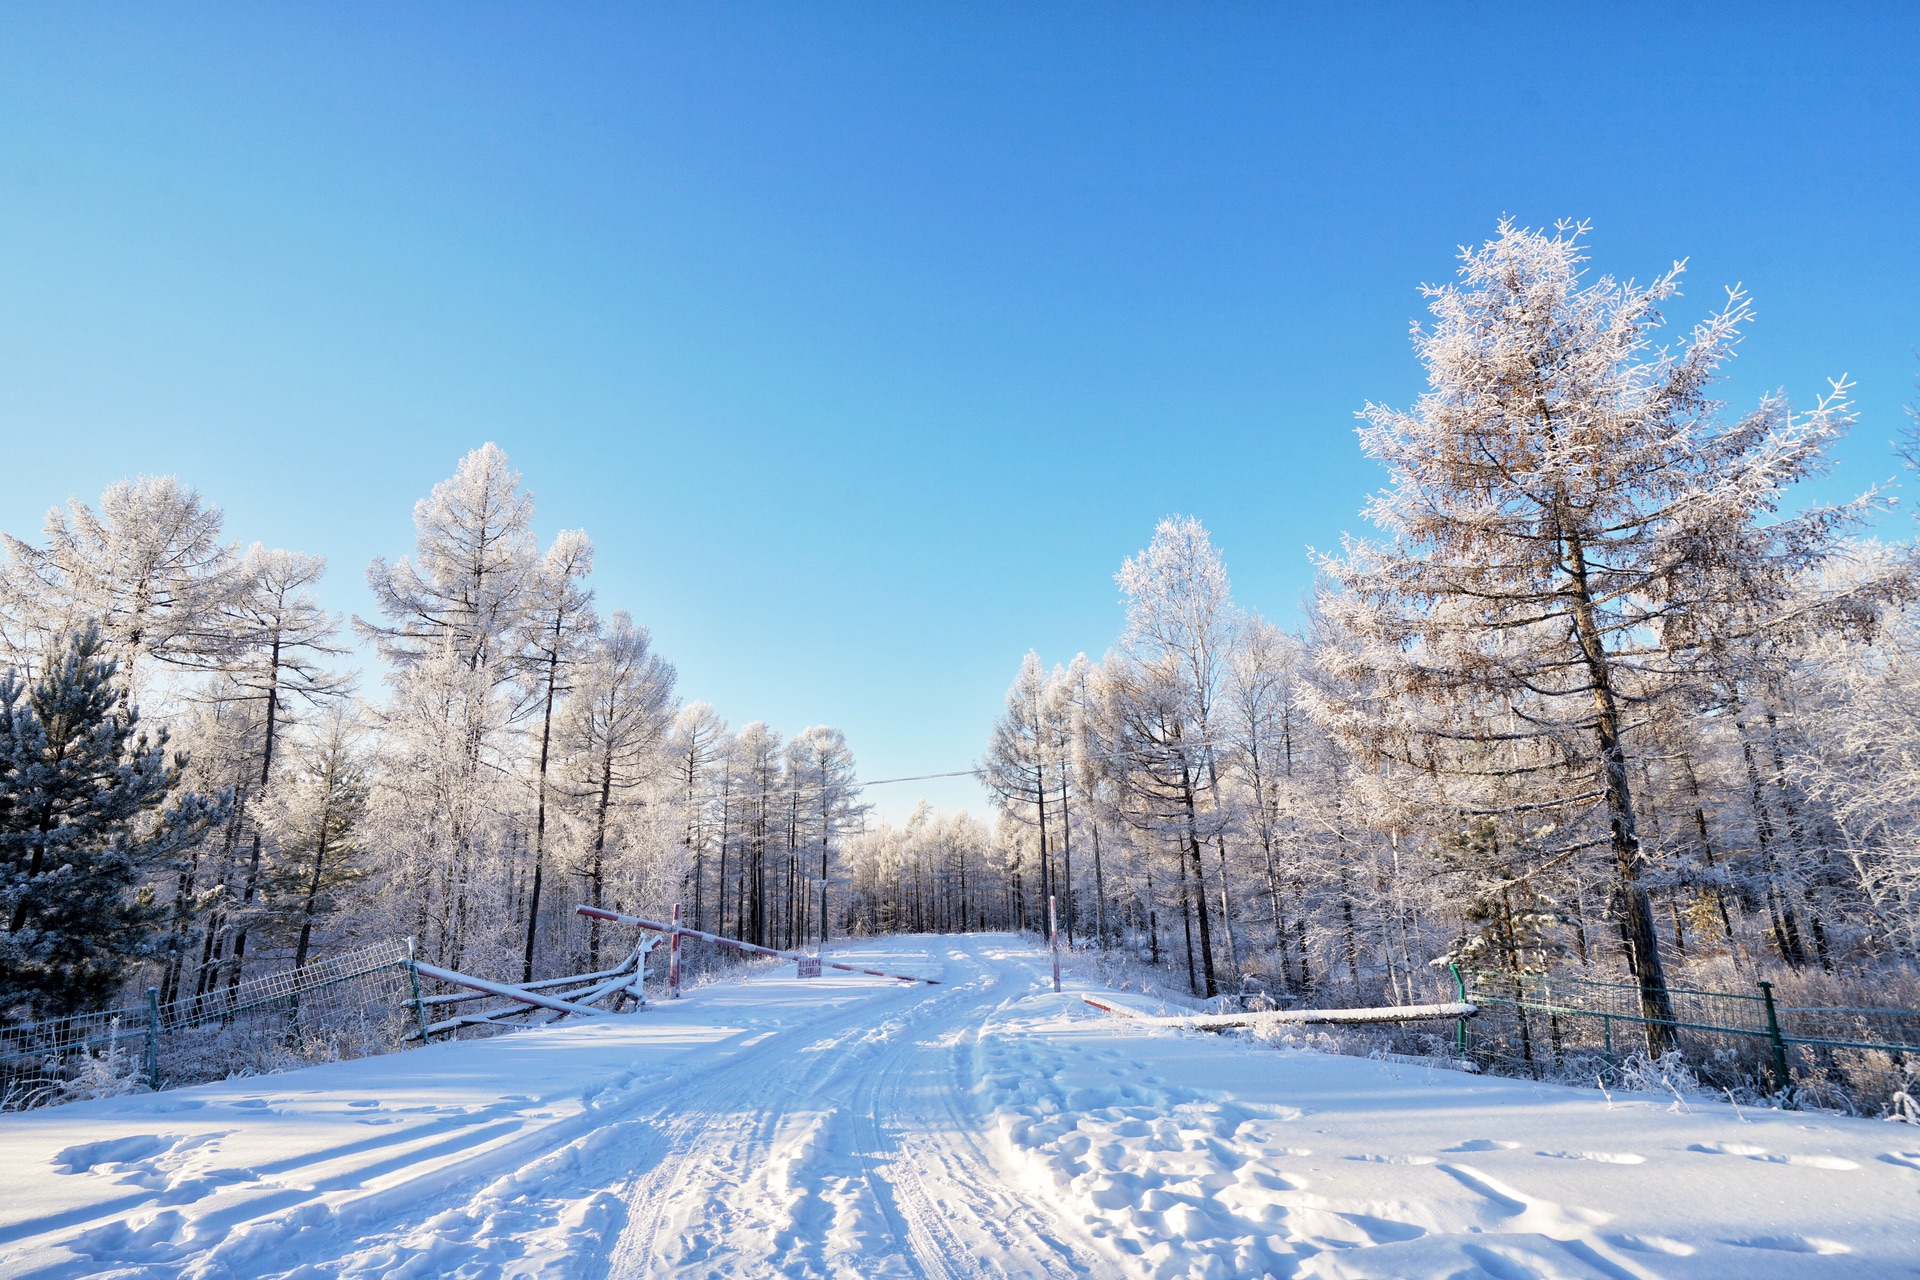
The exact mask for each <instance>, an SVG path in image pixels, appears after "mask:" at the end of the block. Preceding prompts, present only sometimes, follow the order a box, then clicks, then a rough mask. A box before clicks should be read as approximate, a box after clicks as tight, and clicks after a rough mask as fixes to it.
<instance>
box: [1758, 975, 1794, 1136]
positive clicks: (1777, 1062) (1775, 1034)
mask: <svg viewBox="0 0 1920 1280" xmlns="http://www.w3.org/2000/svg"><path fill="white" fill-rule="evenodd" d="M1760 998H1761V999H1763V1000H1765V1001H1766V1002H1767V1036H1768V1038H1769V1039H1771V1040H1772V1041H1773V1074H1774V1075H1775V1077H1776V1078H1778V1080H1779V1082H1780V1108H1781V1110H1783V1111H1792V1110H1794V1105H1793V1071H1792V1069H1791V1068H1790V1067H1789V1066H1788V1065H1787V1042H1786V1041H1785V1040H1784V1039H1782V1038H1781V1035H1780V1015H1779V1013H1778V1012H1777V1011H1776V1010H1775V1009H1774V1007H1773V984H1772V983H1771V982H1768V981H1767V980H1766V979H1765V978H1762V979H1761V980H1760Z"/></svg>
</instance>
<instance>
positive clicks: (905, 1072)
mask: <svg viewBox="0 0 1920 1280" xmlns="http://www.w3.org/2000/svg"><path fill="white" fill-rule="evenodd" d="M969 941H970V940H969ZM970 945H972V946H975V947H977V945H978V944H973V943H971V941H970ZM950 955H951V956H952V958H954V959H964V960H966V961H967V962H969V963H970V965H971V967H972V968H973V969H974V970H975V974H976V981H975V982H970V983H969V984H968V986H969V987H971V986H974V985H976V984H977V982H978V980H979V979H984V978H987V977H989V976H990V977H991V979H992V980H991V982H990V984H987V985H986V988H985V989H984V990H983V991H982V992H981V994H980V996H979V997H978V998H977V999H975V1000H973V1001H971V1002H970V1003H969V1004H968V1005H967V1006H966V1007H964V1008H961V1009H955V1010H954V1011H953V1013H952V1015H951V1016H949V1017H948V1018H947V1019H945V1020H944V1024H943V1025H942V1026H941V1027H940V1028H939V1029H938V1032H937V1034H936V1035H934V1036H933V1037H932V1038H931V1039H926V1038H922V1039H920V1040H918V1041H915V1042H911V1043H907V1044H903V1045H901V1046H900V1047H899V1048H898V1049H897V1050H896V1051H895V1053H894V1054H893V1055H891V1057H890V1058H889V1060H888V1062H887V1064H886V1070H885V1071H884V1072H883V1073H882V1074H880V1075H879V1076H877V1077H876V1078H875V1080H874V1083H873V1085H872V1087H871V1088H870V1090H869V1096H868V1097H867V1099H866V1100H865V1103H864V1105H863V1106H861V1108H860V1109H859V1112H858V1114H859V1115H860V1116H861V1117H862V1119H863V1121H864V1122H865V1123H864V1130H865V1135H866V1140H867V1144H868V1145H869V1146H870V1147H871V1149H872V1150H873V1151H874V1152H875V1154H876V1157H878V1156H881V1155H884V1156H885V1157H886V1158H887V1167H888V1172H889V1174H890V1180H891V1184H892V1186H893V1188H894V1189H895V1192H896V1195H895V1203H896V1204H897V1206H898V1211H899V1213H900V1216H901V1220H902V1227H903V1229H904V1234H906V1235H907V1236H908V1238H909V1239H910V1240H911V1242H912V1244H913V1246H914V1252H915V1255H916V1257H917V1258H919V1259H921V1260H922V1266H923V1271H932V1272H933V1273H935V1274H937V1275H939V1276H943V1277H946V1278H947V1280H967V1278H969V1277H979V1276H993V1277H1013V1276H1023V1277H1024V1276H1049V1277H1053V1276H1072V1275H1083V1274H1087V1273H1089V1272H1090V1271H1092V1270H1094V1269H1095V1267H1096V1264H1095V1263H1093V1262H1092V1261H1091V1260H1090V1259H1089V1258H1088V1257H1087V1256H1086V1255H1087V1246H1086V1244H1085V1243H1084V1242H1081V1243H1080V1244H1079V1245H1078V1247H1076V1246H1075V1245H1070V1244H1068V1243H1067V1242H1066V1241H1064V1240H1062V1239H1061V1238H1060V1234H1061V1233H1060V1232H1059V1230H1058V1227H1057V1224H1055V1223H1054V1222H1052V1221H1050V1220H1048V1219H1047V1218H1046V1217H1045V1216H1044V1215H1043V1214H1041V1213H1039V1212H1038V1211H1036V1210H1035V1208H1034V1207H1033V1206H1032V1205H1031V1204H1029V1203H1027V1202H1025V1201H1022V1200H1020V1199H1019V1198H1017V1197H1015V1196H1013V1195H1011V1194H1010V1193H1008V1192H1007V1190H1006V1189H1005V1188H1006V1179H1005V1178H1004V1176H1003V1174H1002V1171H1001V1170H999V1169H998V1168H996V1167H995V1166H994V1164H993V1162H992V1161H991V1159H990V1158H989V1157H988V1155H987V1153H986V1149H985V1148H984V1146H983V1145H982V1143H981V1135H982V1129H981V1125H982V1120H981V1117H980V1116H979V1115H978V1114H977V1113H975V1112H974V1110H973V1109H972V1107H971V1106H970V1105H969V1103H968V1102H967V1099H970V1098H971V1096H972V1092H973V1082H974V1076H975V1072H974V1070H973V1061H974V1047H975V1045H976V1043H977V1042H978V1040H979V1036H980V1030H981V1027H982V1025H983V1024H984V1022H985V1020H986V1018H987V1017H988V1016H989V1015H990V1013H991V1011H993V1010H995V1009H998V1008H1001V1007H1004V1006H1005V1005H1006V1004H1007V1002H1008V999H1009V995H1008V990H1009V988H1016V989H1017V990H1016V992H1015V994H1020V995H1024V994H1026V993H1027V992H1028V991H1029V990H1031V989H1033V988H1034V985H1035V982H1034V980H1033V979H1028V980H1026V981H1021V980H1020V979H1018V978H1016V976H1015V975H1014V974H1013V973H1010V972H1008V971H1007V970H1006V969H1004V968H1000V969H989V968H988V967H987V964H986V962H984V961H983V960H982V958H981V957H980V956H979V955H978V953H977V950H976V951H975V952H973V953H971V954H970V953H966V952H958V951H956V952H952V953H950ZM936 1135H937V1136H936ZM928 1263H931V1267H928V1266H927V1265H926V1264H928ZM964 1263H970V1264H971V1265H966V1266H963V1265H962V1264H964Z"/></svg>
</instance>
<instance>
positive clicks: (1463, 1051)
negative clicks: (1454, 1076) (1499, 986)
mask: <svg viewBox="0 0 1920 1280" xmlns="http://www.w3.org/2000/svg"><path fill="white" fill-rule="evenodd" d="M1447 968H1449V969H1451V970H1452V971H1453V989H1454V990H1455V991H1456V992H1458V993H1459V996H1460V1003H1461V1004H1465V1003H1467V980H1466V979H1465V978H1463V977H1461V976H1460V966H1459V965H1457V964H1449V965H1448V966H1447ZM1453 1043H1454V1048H1455V1049H1456V1050H1458V1051H1459V1054H1460V1056H1461V1057H1463V1058H1464V1057H1466V1056H1467V1020H1466V1019H1465V1018H1459V1019H1456V1020H1455V1021H1454V1024H1453Z"/></svg>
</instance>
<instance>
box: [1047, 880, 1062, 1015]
mask: <svg viewBox="0 0 1920 1280" xmlns="http://www.w3.org/2000/svg"><path fill="white" fill-rule="evenodd" d="M1047 944H1048V945H1049V946H1050V947H1052V948H1053V989H1054V990H1055V991H1058V990H1060V925H1059V921H1058V919H1057V917H1056V916H1055V914H1054V909H1053V895H1052V894H1048V895H1047Z"/></svg>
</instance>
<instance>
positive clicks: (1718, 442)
mask: <svg viewBox="0 0 1920 1280" xmlns="http://www.w3.org/2000/svg"><path fill="white" fill-rule="evenodd" d="M1583 234H1584V227H1572V226H1566V225H1562V226H1561V227H1559V228H1558V229H1557V230H1556V231H1554V232H1552V233H1542V232H1535V231H1529V230H1526V229H1523V228H1520V227H1517V226H1515V225H1513V224H1512V223H1510V222H1503V223H1502V224H1501V226H1500V229H1499V234H1498V235H1497V236H1496V237H1495V238H1494V239H1493V240H1491V241H1489V242H1488V243H1486V244H1485V245H1483V246H1480V247H1477V248H1472V249H1468V250H1465V251H1464V252H1463V254H1462V265H1461V269H1460V280H1459V282H1458V283H1455V284H1448V285H1443V286H1437V287H1430V288H1429V289H1427V290H1426V294H1427V297H1428V299H1429V304H1430V308H1431V310H1432V312H1433V315H1434V318H1435V319H1434V324H1433V327H1432V328H1431V329H1425V330H1416V332H1415V336H1414V342H1415V348H1416V350H1417V352H1418V353H1419V356H1420V358H1421V361H1422V363H1423V364H1424V365H1425V366H1426V369H1427V376H1428V381H1429V390H1428V391H1427V392H1426V393H1425V394H1424V395H1422V396H1421V397H1420V399H1419V401H1418V402H1417V404H1416V405H1415V406H1414V408H1413V409H1411V410H1404V411H1403V410H1396V409H1391V408H1387V407H1385V406H1381V405H1376V404H1369V405H1368V406H1367V408H1366V409H1365V410H1364V411H1363V412H1362V414H1361V417H1362V418H1363V420H1364V422H1365V426H1364V427H1363V428H1362V429H1361V433H1360V435H1361V442H1362V446H1363V448H1364V449H1365V451H1366V452H1367V454H1368V456H1370V457H1372V458H1374V459H1375V460H1377V461H1379V462H1380V463H1381V464H1382V465H1383V466H1385V467H1386V469H1387V471H1388V473H1389V477H1390V479H1389V485H1388V487H1387V489H1386V490H1384V491H1383V492H1382V493H1381V494H1379V495H1378V496H1377V497H1376V498H1375V499H1374V500H1373V501H1372V502H1371V503H1370V504H1369V506H1368V508H1367V515H1368V517H1369V519H1371V520H1372V521H1373V522H1374V523H1375V524H1376V525H1377V526H1378V527H1379V528H1380V529H1381V531H1382V533H1383V534H1384V538H1383V539H1382V540H1378V541H1366V540H1358V539H1354V540H1349V541H1348V542H1347V543H1346V544H1345V549H1344V552H1343V554H1341V555H1340V556H1336V557H1327V558H1326V559H1324V560H1323V562H1322V565H1323V569H1324V571H1325V573H1326V575H1327V577H1328V579H1329V582H1328V589H1327V590H1326V591H1325V592H1324V593H1323V595H1322V598H1321V601H1320V608H1321V610H1322V611H1323V612H1324V613H1325V614H1326V616H1327V618H1328V619H1329V620H1330V622H1331V623H1332V624H1333V625H1332V627H1331V628H1330V633H1331V634H1332V635H1333V636H1334V637H1335V642H1334V643H1332V644H1329V645H1328V646H1327V647H1326V648H1325V650H1324V651H1323V656H1322V661H1323V662H1324V663H1325V664H1326V666H1327V668H1328V670H1329V671H1330V672H1331V673H1332V674H1333V676H1334V677H1335V678H1336V680H1338V681H1341V682H1344V684H1345V687H1346V689H1347V690H1348V691H1349V692H1350V693H1351V694H1352V695H1353V696H1352V697H1351V698H1347V699H1338V698H1329V699H1326V700H1324V701H1322V702H1321V703H1320V704H1319V708H1318V709H1319V711H1320V712H1321V714H1323V715H1324V716H1325V718H1326V719H1327V720H1328V722H1329V723H1332V724H1334V725H1336V726H1337V727H1338V728H1339V729H1340V730H1341V731H1342V732H1343V733H1344V734H1346V735H1347V736H1348V737H1349V739H1350V740H1352V741H1353V742H1355V743H1357V744H1361V745H1363V746H1364V747H1365V748H1366V749H1367V750H1369V751H1372V752H1376V753H1379V754H1381V755H1384V756H1387V757H1389V758H1392V759H1395V760H1398V761H1399V762H1400V763H1401V764H1403V765H1404V766H1407V767H1408V768H1409V769H1410V770H1413V771H1416V772H1418V773H1422V774H1424V775H1426V776H1428V777H1450V778H1451V780H1452V781H1453V782H1455V783H1460V782H1464V781H1465V780H1466V779H1467V778H1468V777H1469V776H1479V775H1482V774H1484V771H1485V770H1487V769H1489V768H1494V769H1497V770H1498V771H1500V772H1501V773H1502V774H1503V775H1504V776H1505V777H1507V778H1510V779H1520V778H1526V779H1528V780H1529V785H1528V786H1527V787H1526V788H1525V794H1524V795H1516V796H1513V797H1507V798H1499V799H1496V800H1495V802H1494V803H1492V804H1489V805H1485V806H1481V807H1486V808H1492V809H1497V810H1499V811H1500V812H1502V813H1518V812H1521V811H1522V810H1523V809H1524V811H1526V812H1530V813H1533V814H1535V815H1549V814H1551V815H1554V816H1556V817H1557V818H1558V820H1559V821H1560V822H1561V823H1563V824H1572V825H1567V826H1565V828H1564V830H1565V832H1566V838H1565V839H1562V840H1560V841H1558V842H1556V843H1553V844H1549V845H1546V846H1543V847H1542V848H1541V856H1542V857H1557V856H1561V855H1562V854H1563V853H1564V852H1565V851H1566V850H1567V849H1568V848H1570V847H1571V846H1572V845H1574V844H1579V843H1581V842H1583V841H1584V839H1585V836H1584V834H1583V833H1581V832H1580V831H1579V828H1578V825H1577V824H1578V822H1579V821H1580V820H1581V819H1582V818H1583V817H1584V816H1585V815H1586V814H1587V813H1589V812H1592V811H1594V810H1595V808H1596V806H1597V810H1598V812H1599V813H1600V815H1601V816H1602V817H1603V819H1604V822H1605V825H1606V830H1607V833H1608V834H1607V836H1606V837H1605V841H1606V845H1607V847H1608V849H1609V852H1610V856H1611V861H1612V864H1613V873H1614V879H1615V893H1616V911H1617V913H1618V916H1619V919H1620V923H1621V928H1622V934H1623V941H1624V946H1625V950H1626V955H1627V960H1628V963H1629V966H1630V968H1631V970H1632V972H1633V974H1634V977H1635V980H1636V981H1637V982H1638V983H1639V985H1640V989H1641V992H1642V1005H1643V1008H1644V1010H1645V1013H1646V1015H1647V1017H1648V1018H1649V1019H1652V1020H1654V1023H1653V1024H1650V1025H1651V1026H1652V1035H1651V1037H1650V1047H1651V1048H1653V1049H1654V1050H1656V1051H1658V1050H1660V1049H1663V1048H1664V1047H1665V1045H1666V1043H1667V1039H1668V1037H1667V1036H1666V1035H1664V1034H1662V1032H1661V1028H1660V1027H1659V1026H1658V1025H1657V1024H1658V1023H1659V1022H1661V1021H1666V1020H1670V1019H1671V1017H1672V1010H1671V1004H1670V1001H1669V999H1668V997H1667V992H1666V978H1665V974H1664V971H1663V967H1662V961H1661V954H1660V947H1659V942H1658V934H1657V932H1656V929H1655V925H1654V919H1653V912H1652V907H1651V905H1650V902H1649V899H1648V895H1647V891H1646V887H1645V885H1644V884H1643V883H1642V878H1643V874H1644V872H1645V870H1646V852H1645V849H1644V847H1643V840H1642V837H1641V834H1640V829H1639V819H1638V815H1637V812H1636V808H1635V803H1634V796H1633V783H1632V776H1633V771H1632V767H1631V760H1630V757H1629V754H1628V751H1629V738H1630V735H1631V732H1632V729H1633V717H1634V714H1635V708H1636V707H1638V706H1642V705H1645V704H1646V703H1647V702H1648V701H1649V700H1652V699H1657V698H1659V697H1661V696H1662V695H1663V693H1664V692H1665V691H1666V690H1667V689H1668V688H1670V687H1671V686H1672V685H1673V684H1674V683H1675V682H1676V681H1677V680H1678V679H1679V676H1680V674H1681V672H1682V670H1683V669H1684V667H1685V665H1686V656H1687V651H1688V650H1689V649H1690V648H1691V647H1692V646H1695V645H1697V644H1699V643H1700V642H1701V640H1702V637H1701V635H1700V632H1699V630H1698V629H1697V628H1695V626H1694V625H1693V624H1695V623H1698V622H1704V621H1718V622H1726V621H1729V620H1734V619H1746V620H1747V623H1746V624H1747V625H1755V626H1758V625H1763V624H1764V621H1765V618H1766V616H1767V615H1768V613H1769V612H1770V606H1771V603H1772V602H1771V601H1770V600H1768V599H1766V598H1765V588H1766V587H1767V586H1768V585H1769V584H1771V583H1774V582H1778V581H1781V580H1783V579H1784V578H1785V577H1787V576H1790V575H1791V574H1792V573H1794V572H1797V571H1802V570H1804V569H1805V568H1806V567H1808V566H1809V565H1811V564H1814V563H1817V562H1818V560H1819V559H1820V558H1821V557H1822V556H1824V555H1826V554H1828V553H1829V550H1830V545H1831V539H1832V536H1833V534H1834V532H1835V530H1836V528H1837V527H1838V526H1839V525H1840V524H1842V523H1843V522H1844V521H1845V519H1846V518H1847V516H1848V514H1850V513H1849V511H1848V510H1834V509H1829V508H1814V509H1810V510H1806V511H1803V512H1801V513H1799V514H1797V515H1792V516H1781V515H1778V514H1777V513H1778V511H1779V508H1780V506H1781V503H1782V501H1783V499H1784V497H1785V495H1786V493H1787V491H1788V490H1789V488H1790V487H1791V486H1792V485H1793V483H1794V482H1796V481H1797V480H1800V479H1802V478H1803V477H1806V476H1808V475H1810V474H1813V473H1815V472H1817V471H1819V470H1820V469H1821V468H1822V467H1823V466H1824V465H1825V450H1826V448H1827V446H1828V445H1829V444H1830V443H1831V442H1832V441H1833V440H1834V439H1835V438H1837V436H1838V435H1839V434H1840V432H1841V431H1842V430H1843V429H1844V427H1845V426H1846V424H1847V422H1848V420H1849V417H1848V412H1847V409H1846V406H1845V403H1844V401H1843V400H1842V399H1841V398H1840V396H1839V393H1838V391H1836V393H1835V395H1834V396H1832V397H1829V398H1828V399H1826V400H1823V401H1822V402H1821V403H1820V405H1819V406H1818V407H1817V408H1816V409H1815V410H1813V411H1812V412H1810V413H1806V414H1802V415H1795V414H1794V413H1792V412H1791V411H1790V410H1789V408H1788V406H1787V404H1786V402H1785V401H1784V400H1783V399H1781V398H1780V397H1777V396H1769V397H1767V398H1766V399H1764V400H1763V401H1762V402H1761V404H1760V406H1759V407H1758V408H1757V409H1755V410H1754V411H1753V412H1751V413H1749V414H1747V415H1745V416H1743V417H1740V418H1738V419H1736V420H1733V421H1731V422H1729V421H1726V420H1724V419H1723V418H1722V416H1721V409H1722V406H1721V405H1720V404H1719V403H1718V402H1716V401H1715V400H1713V399H1712V398H1711V396H1710V394H1709V390H1710V386H1711V383H1712V380H1713V377H1714V375H1715V372H1716V370H1717V369H1718V368H1719V366H1720V365H1721V364H1722V363H1723V362H1724V361H1725V360H1726V359H1727V358H1729V356H1730V355H1731V354H1732V351H1733V347H1734V344H1735V342H1736V341H1737V338H1738V334H1739V330H1740V327H1741V326H1742V325H1743V324H1744V323H1745V322H1746V321H1747V320H1748V319H1749V317H1750V315H1751V310H1750V307H1749V304H1748V302H1747V299H1746V297H1745V296H1744V295H1743V294H1741V293H1740V292H1739V291H1737V290H1735V291H1733V292H1732V293H1730V295H1729V299H1728V302H1727V304H1726V306H1725V307H1723V308H1722V309H1721V310H1719V311H1718V312H1716V313H1714V314H1713V315H1712V316H1710V317H1709V318H1708V319H1707V320H1705V321H1703V322H1702V323H1701V324H1699V325H1698V326H1696V328H1695V329H1694V331H1693V332H1692V334H1691V335H1690V337H1689V339H1688V341H1686V342H1685V343H1684V344H1683V345H1682V346H1681V347H1679V348H1678V349H1677V350H1669V349H1667V348H1664V347H1661V348H1656V347H1655V346H1654V345H1653V343H1654V340H1655V335H1656V334H1657V332H1658V327H1659V325H1660V322H1661V316H1660V311H1659V308H1660V307H1661V305H1662V304H1663V303H1665V302H1666V301H1667V300H1669V299H1671V298H1672V297H1673V296H1674V295H1675V294H1676V293H1677V292H1678V289H1679V283H1680V274H1681V268H1680V267H1679V266H1677V265H1676V266H1675V267H1674V268H1673V269H1672V270H1671V271H1668V272H1666V273H1664V274H1662V275H1661V276H1659V277H1657V278H1656V279H1655V280H1654V281H1653V282H1652V283H1651V284H1649V285H1646V286H1636V285H1633V284H1623V283H1620V282H1618V281H1615V280H1614V279H1613V278H1611V277H1601V278H1599V279H1597V280H1594V281H1592V282H1591V283H1588V282H1586V281H1585V280H1584V279H1583V263H1584V261H1585V254H1584V251H1583V248H1582V245H1581V239H1582V236H1583ZM1468 790H1470V788H1463V787H1460V786H1454V787H1452V788H1451V789H1450V793H1449V794H1450V799H1451V802H1452V803H1455V804H1459V805H1461V806H1462V807H1463V808H1464V809H1465V810H1468V811H1471V810H1472V809H1473V808H1474V807H1476V806H1475V803H1474V801H1473V800H1472V799H1470V798H1468V796H1467V791H1468ZM1481 816H1489V817H1491V816H1494V815H1493V814H1484V815H1481Z"/></svg>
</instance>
